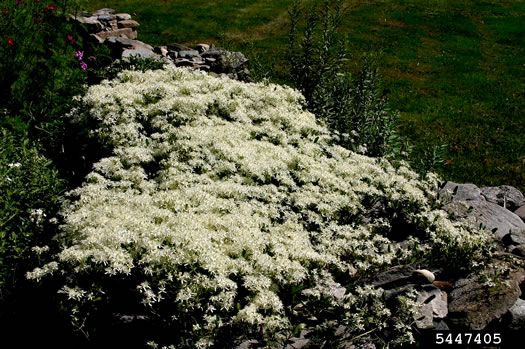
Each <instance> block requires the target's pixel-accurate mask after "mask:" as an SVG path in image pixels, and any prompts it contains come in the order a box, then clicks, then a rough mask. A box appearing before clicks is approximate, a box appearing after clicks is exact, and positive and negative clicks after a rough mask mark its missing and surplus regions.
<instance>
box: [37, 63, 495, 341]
mask: <svg viewBox="0 0 525 349" xmlns="http://www.w3.org/2000/svg"><path fill="white" fill-rule="evenodd" d="M82 101H83V103H84V105H85V108H81V109H78V110H76V111H74V112H73V113H72V114H71V119H72V120H73V121H75V122H86V121H85V120H91V121H92V122H93V123H94V124H95V126H94V128H93V129H92V130H91V133H92V136H93V137H95V138H96V139H97V140H98V141H99V142H100V143H102V144H103V145H104V146H107V147H109V148H110V149H112V153H111V155H110V156H107V157H104V158H103V159H101V160H100V161H98V162H97V163H96V164H95V166H94V170H93V172H91V173H90V174H89V175H88V177H87V180H86V182H85V183H84V185H83V186H82V187H80V188H78V189H75V190H74V191H72V192H71V193H70V194H69V195H70V200H71V201H70V202H69V203H68V204H66V205H65V206H64V208H63V216H64V221H65V224H64V226H63V229H62V231H61V233H60V234H58V235H57V237H56V239H57V240H58V241H59V243H61V244H62V246H63V250H62V251H61V252H60V253H58V254H57V255H56V256H55V260H54V261H53V262H50V263H48V264H45V265H44V266H42V267H41V268H36V269H35V270H33V271H32V272H31V273H29V274H28V277H30V278H32V279H37V280H38V279H41V278H44V277H46V275H49V274H53V273H55V274H57V275H63V277H64V282H63V287H62V289H61V291H60V292H61V293H62V294H63V295H64V296H65V298H64V306H65V307H66V308H67V309H69V311H70V314H71V316H72V319H73V321H74V323H76V325H77V326H78V327H79V329H82V330H83V331H85V332H86V333H91V332H93V330H94V329H96V327H97V324H100V323H102V322H101V321H100V319H104V318H105V321H109V322H110V321H112V320H111V319H112V318H113V317H114V316H119V315H118V314H134V315H137V314H139V315H143V316H145V317H146V318H147V319H149V320H148V321H150V322H151V323H154V324H156V325H155V326H152V327H153V328H156V329H157V331H158V332H156V333H157V334H155V333H153V332H151V333H148V335H149V336H151V337H148V338H147V339H151V340H153V341H157V342H158V341H161V342H162V341H163V339H164V340H166V343H174V344H180V343H186V344H191V345H192V346H197V347H206V346H209V345H211V344H212V343H214V341H215V342H216V343H215V344H216V346H217V347H220V346H221V342H220V340H221V338H227V341H228V343H229V344H231V341H233V340H234V338H232V336H231V333H238V334H239V335H241V334H244V335H246V336H254V337H258V336H262V337H264V338H265V340H266V341H267V343H276V342H279V341H284V340H285V337H286V334H287V333H289V332H287V331H289V330H291V329H293V328H294V327H295V326H297V325H298V324H299V323H298V322H296V320H297V321H300V320H298V319H297V317H295V315H294V314H293V311H292V310H291V309H292V306H293V304H296V303H297V302H301V303H305V304H307V306H309V305H308V304H312V306H314V305H315V304H316V302H317V301H316V299H317V300H324V301H326V302H328V303H329V304H331V307H335V308H338V309H339V308H340V309H343V310H344V309H345V305H344V304H340V303H338V302H337V301H336V300H335V298H334V296H333V293H332V287H333V286H334V285H335V284H336V282H339V283H343V284H345V285H346V284H349V283H350V280H349V278H350V276H349V275H350V274H352V275H354V276H366V275H370V274H371V273H374V272H377V271H379V270H383V269H385V268H387V267H389V266H391V265H396V264H399V263H408V262H410V261H412V260H413V258H419V257H420V256H429V255H430V254H431V253H437V254H439V256H440V258H456V256H454V255H451V254H450V253H449V252H448V250H447V248H448V246H449V244H450V243H451V242H452V243H453V244H454V252H457V251H458V250H465V251H466V250H468V251H466V252H468V253H462V254H460V256H461V258H463V259H462V260H461V261H458V262H459V263H461V266H462V267H465V268H468V267H472V265H473V264H475V263H477V262H476V261H480V263H482V262H483V261H484V260H485V259H486V256H487V254H486V251H487V250H488V239H487V236H488V235H486V234H485V233H481V232H478V231H475V230H472V229H471V228H468V227H467V226H464V225H462V224H461V223H452V222H450V221H449V220H448V219H447V217H446V215H445V214H444V212H441V211H436V210H433V209H432V203H433V200H434V194H433V193H434V190H435V188H434V187H433V184H432V183H431V182H425V181H420V180H419V179H418V176H417V174H415V173H414V172H412V171H411V170H409V169H408V168H407V167H405V166H400V167H398V168H397V169H395V168H393V167H392V165H391V164H390V163H389V162H388V161H386V160H383V159H373V158H369V157H365V156H362V155H358V154H355V153H353V152H350V151H348V150H346V149H344V148H342V147H340V146H337V145H333V144H331V140H332V138H331V136H330V134H329V131H328V130H327V129H326V128H324V127H323V126H320V125H318V124H317V123H316V120H315V117H314V116H313V115H312V114H310V113H309V112H305V111H304V110H303V109H302V107H301V105H302V104H303V102H304V98H303V97H302V96H301V94H300V93H298V92H297V91H295V90H292V89H289V88H286V87H282V86H278V85H273V84H245V83H241V82H238V81H233V80H229V79H227V78H214V77H211V76H208V75H207V74H205V73H202V72H191V71H187V70H183V69H180V68H175V67H167V68H166V69H165V70H156V71H147V72H144V73H142V72H136V71H135V72H132V71H126V72H123V73H121V74H119V76H118V77H117V78H116V79H115V80H113V81H104V82H103V83H102V84H101V85H97V86H92V87H90V89H89V91H88V93H87V95H86V96H85V97H83V99H82ZM377 205H379V206H381V207H382V208H383V210H382V211H381V210H379V211H378V210H373V209H372V206H374V207H376V206H377ZM372 212H375V213H372ZM364 222H368V223H367V224H364ZM394 237H396V239H395V240H394ZM406 239H409V240H410V241H412V246H413V248H412V249H409V250H406V249H405V248H403V247H401V245H400V244H397V243H396V241H402V240H406ZM292 289H295V290H296V291H297V290H302V291H298V292H296V293H295V296H294V297H290V290H292ZM356 292H357V293H356ZM359 292H361V293H359ZM359 292H358V291H356V290H354V289H352V288H350V289H349V292H348V294H347V296H346V304H347V305H346V307H347V309H348V312H350V313H351V312H352V311H351V309H353V308H352V307H353V305H352V304H354V306H357V303H355V302H357V301H358V299H359V297H357V298H356V297H355V296H354V295H361V296H364V295H365V294H368V293H370V296H372V295H373V294H375V293H374V292H376V291H375V290H369V289H366V288H365V289H364V291H363V290H362V291H359ZM363 292H364V293H363ZM405 303H406V302H405ZM370 306H371V307H372V308H373V309H376V308H377V307H378V306H380V305H377V304H376V305H374V304H371V305H370ZM381 306H383V307H386V305H384V304H383V305H381ZM372 308H371V309H372ZM400 309H405V308H400ZM407 309H408V308H407ZM389 311H390V310H388V309H386V308H385V309H384V312H382V313H381V314H379V313H378V314H374V313H370V314H361V315H359V314H352V318H351V319H349V320H348V321H350V322H352V323H357V324H360V325H359V326H358V327H355V331H356V333H354V334H355V335H359V334H360V333H363V332H365V331H368V330H371V328H369V327H368V326H375V325H376V324H384V323H385V322H384V321H386V320H385V318H384V316H385V314H388V312H389ZM407 311H408V310H407ZM343 314H344V311H343ZM376 316H381V317H383V318H377V319H376V320H373V319H374V318H375V317H376ZM396 316H398V318H403V314H398V315H396ZM360 317H367V319H368V317H372V319H368V320H366V321H364V320H363V319H361V318H360ZM360 319H361V320H360ZM335 320H340V319H335ZM400 328H401V329H402V330H403V331H404V332H403V331H402V332H403V333H405V332H407V331H408V333H410V331H409V325H408V324H405V325H402V326H400ZM159 333H162V334H164V335H165V336H164V337H163V336H162V335H161V334H159ZM396 333H398V332H396ZM398 334H399V338H398V339H400V341H401V342H402V341H406V340H409V339H410V335H403V334H402V333H398ZM151 344H152V345H154V343H151ZM222 344H223V345H224V343H222Z"/></svg>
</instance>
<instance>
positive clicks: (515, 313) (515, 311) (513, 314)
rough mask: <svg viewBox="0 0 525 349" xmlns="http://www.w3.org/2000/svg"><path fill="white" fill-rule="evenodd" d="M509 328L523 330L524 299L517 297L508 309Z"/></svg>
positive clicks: (524, 316)
mask: <svg viewBox="0 0 525 349" xmlns="http://www.w3.org/2000/svg"><path fill="white" fill-rule="evenodd" d="M509 315H510V324H509V328H510V329H511V330H515V331H522V332H523V331H525V300H523V299H520V298H518V300H517V301H516V303H514V305H513V306H512V307H511V308H510V309H509Z"/></svg>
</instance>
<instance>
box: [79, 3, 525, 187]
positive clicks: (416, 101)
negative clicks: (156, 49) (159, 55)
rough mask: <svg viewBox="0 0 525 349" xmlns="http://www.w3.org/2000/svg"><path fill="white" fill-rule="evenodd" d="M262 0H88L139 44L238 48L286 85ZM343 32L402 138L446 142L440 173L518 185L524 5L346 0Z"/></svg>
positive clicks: (278, 20)
mask: <svg viewBox="0 0 525 349" xmlns="http://www.w3.org/2000/svg"><path fill="white" fill-rule="evenodd" d="M291 2H292V1H290V0H287V1H268V0H244V1H242V0H235V1H233V0H231V1H229V0H224V1H208V0H177V1H168V0H156V1H151V0H150V1H144V0H119V1H116V0H114V1H101V0H93V1H92V0H89V1H88V2H87V4H88V7H89V9H90V10H95V9H98V8H102V7H111V8H114V9H116V10H117V11H119V12H128V13H130V14H132V16H133V18H134V19H136V20H137V21H138V22H139V23H140V24H141V27H140V28H139V30H138V32H139V40H142V41H145V42H147V43H150V44H154V45H160V44H167V43H171V42H179V43H184V44H196V43H198V42H204V43H215V44H218V45H221V46H226V47H228V48H230V49H235V50H240V51H242V52H244V53H245V54H246V55H248V56H249V57H250V58H252V63H254V62H255V63H257V64H258V65H259V66H260V67H262V68H263V69H264V70H267V71H268V72H269V77H270V78H271V79H272V80H274V81H276V82H286V74H285V71H286V54H285V49H286V43H287V24H288V15H287V8H288V6H289V5H290V4H291ZM348 3H349V4H350V7H349V11H348V13H347V14H346V17H345V19H344V21H343V26H342V31H343V32H344V33H345V35H347V38H348V42H349V50H350V53H351V56H350V57H351V58H353V59H354V60H353V61H352V62H355V64H354V63H353V64H351V66H350V67H349V68H350V69H351V70H353V71H357V70H358V67H359V60H360V58H359V57H360V56H361V55H362V53H365V52H374V53H379V55H380V60H379V65H380V68H381V74H382V76H383V80H384V85H385V86H384V87H385V88H388V89H390V90H391V92H392V93H391V94H390V100H391V106H392V107H393V108H395V109H398V110H400V112H401V124H400V129H401V134H402V135H403V136H406V137H408V138H409V139H410V140H411V141H412V142H413V143H414V144H416V145H417V146H420V147H424V146H428V145H434V144H436V145H437V144H448V145H449V150H448V153H447V154H446V155H445V158H446V159H447V161H446V165H445V166H444V168H443V169H442V173H443V174H444V175H445V178H447V179H451V180H456V181H459V182H473V183H476V184H478V185H500V184H509V185H513V186H516V187H518V188H519V189H521V190H522V191H525V137H524V136H523V135H524V133H525V114H524V111H525V26H524V25H523V24H521V25H520V23H525V1H523V0H498V1H495V0H486V1H474V0H456V1H446V0H427V1H419V0H407V1H405V0H368V1H362V0H361V1H349V2H348Z"/></svg>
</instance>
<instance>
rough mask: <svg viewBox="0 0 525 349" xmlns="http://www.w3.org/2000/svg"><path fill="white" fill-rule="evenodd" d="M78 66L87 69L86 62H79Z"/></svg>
mask: <svg viewBox="0 0 525 349" xmlns="http://www.w3.org/2000/svg"><path fill="white" fill-rule="evenodd" d="M80 68H82V69H84V70H86V69H87V64H86V62H80Z"/></svg>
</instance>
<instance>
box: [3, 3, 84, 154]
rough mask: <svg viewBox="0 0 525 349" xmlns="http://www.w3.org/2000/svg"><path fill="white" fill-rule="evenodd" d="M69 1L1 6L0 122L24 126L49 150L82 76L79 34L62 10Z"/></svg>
mask: <svg viewBox="0 0 525 349" xmlns="http://www.w3.org/2000/svg"><path fill="white" fill-rule="evenodd" d="M74 6H75V2H74V1H62V2H61V4H60V5H57V4H55V5H53V3H51V2H49V1H46V0H42V1H25V2H24V1H11V0H9V1H7V0H3V1H2V2H1V5H0V8H1V9H2V12H1V13H0V40H1V41H0V96H1V97H0V98H1V99H0V106H1V107H2V108H5V109H6V110H7V113H6V114H8V115H9V116H10V117H9V118H4V119H2V120H0V123H1V124H3V125H5V126H9V127H11V128H14V129H21V128H22V129H27V131H28V132H29V136H30V138H31V139H34V140H40V141H41V144H42V145H43V146H44V147H45V150H46V151H47V152H48V153H49V152H51V151H55V150H56V149H58V148H59V144H58V143H59V141H58V139H57V138H60V134H61V133H62V132H63V120H62V115H63V114H64V113H66V112H67V111H68V109H69V108H70V105H71V99H72V97H73V96H75V95H77V94H80V93H82V91H83V90H84V87H83V85H84V82H85V79H86V72H85V71H84V68H86V65H85V64H86V63H85V62H84V59H83V58H82V57H80V54H79V53H78V52H80V53H81V52H82V51H81V50H82V46H81V39H80V38H79V37H78V36H77V35H76V34H75V32H74V28H73V24H72V21H69V20H68V19H67V13H66V12H67V11H70V10H75V9H74ZM75 54H76V55H75Z"/></svg>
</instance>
